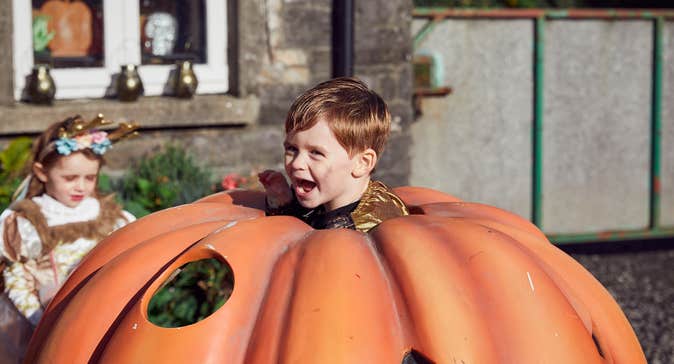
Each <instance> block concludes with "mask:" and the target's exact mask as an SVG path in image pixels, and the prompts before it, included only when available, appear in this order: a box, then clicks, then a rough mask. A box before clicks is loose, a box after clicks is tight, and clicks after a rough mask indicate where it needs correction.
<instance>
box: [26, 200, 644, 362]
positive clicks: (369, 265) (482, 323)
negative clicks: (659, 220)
mask: <svg viewBox="0 0 674 364" xmlns="http://www.w3.org/2000/svg"><path fill="white" fill-rule="evenodd" d="M396 192H397V193H398V194H399V195H400V196H401V198H402V199H403V200H404V201H405V203H406V204H408V206H410V208H411V210H412V212H413V214H412V215H411V216H405V217H400V218H396V219H391V220H388V221H385V222H384V223H382V224H381V225H380V226H378V227H377V228H376V229H374V230H372V231H371V232H370V233H369V234H363V233H360V232H356V231H353V230H345V229H333V230H313V229H311V228H310V227H309V226H307V225H306V224H304V223H302V222H301V221H300V220H298V219H295V218H292V217H287V216H276V217H264V216H263V215H264V214H263V212H262V211H261V210H259V209H254V208H250V207H243V206H242V205H246V206H253V205H256V204H257V206H259V202H260V199H259V198H260V195H259V194H255V193H253V192H247V191H239V192H235V193H232V194H219V195H213V196H211V197H208V198H206V199H204V200H201V201H198V202H196V203H193V204H189V205H184V206H181V207H176V208H173V209H169V210H165V211H162V212H158V213H155V214H152V215H150V216H147V217H145V218H142V219H140V220H138V221H137V222H135V223H133V224H131V225H129V226H127V227H125V228H123V229H121V230H119V231H117V232H115V233H113V234H112V235H111V236H110V237H109V238H107V239H106V240H104V241H103V242H101V243H100V245H99V246H98V247H97V248H96V249H95V250H94V251H93V252H92V253H91V254H90V255H89V256H88V257H87V259H86V260H85V261H84V262H83V263H82V264H81V266H80V267H79V268H78V269H77V270H75V271H74V272H73V274H72V275H71V276H70V278H69V279H68V281H67V282H66V284H65V285H64V286H63V288H62V289H61V290H60V291H59V292H58V294H57V295H56V297H55V298H54V300H53V301H52V303H51V304H50V305H49V307H48V308H47V310H46V313H45V316H44V318H43V320H42V321H41V323H40V325H39V327H38V329H37V332H36V334H35V335H34V336H33V339H32V341H31V347H30V350H29V353H28V358H27V361H28V362H31V363H33V362H35V363H41V362H50V363H84V362H103V363H169V362H170V363H401V362H403V360H405V362H415V361H414V360H413V358H412V356H416V357H417V358H424V357H425V359H419V360H421V362H428V361H431V362H435V363H625V364H634V363H645V358H644V355H643V352H642V350H641V348H640V346H639V342H638V341H637V339H636V337H635V335H634V332H633V331H632V328H631V327H630V325H629V323H628V322H627V320H626V318H625V316H624V315H623V313H622V311H621V310H620V308H619V307H618V305H617V304H616V303H615V301H614V300H613V299H612V298H611V296H610V295H609V293H608V292H607V291H606V290H605V289H604V288H603V287H602V286H601V284H600V283H599V282H597V281H596V280H595V279H594V278H593V277H592V275H590V274H589V273H588V272H587V271H586V270H585V269H583V267H582V266H580V265H579V264H578V263H576V262H575V261H574V260H573V259H571V258H570V257H568V256H567V255H566V254H564V253H563V252H561V251H560V250H559V249H557V248H556V247H554V246H553V245H551V244H550V243H549V242H548V241H547V240H546V239H545V236H544V235H543V234H542V233H541V232H540V231H539V230H538V229H537V228H536V227H535V226H533V225H532V224H530V223H529V222H528V221H526V220H523V219H521V218H519V217H517V216H515V215H512V214H510V213H508V212H505V211H503V210H499V209H496V208H494V207H489V206H485V205H480V204H475V203H466V202H460V201H458V200H457V199H455V198H452V197H451V196H448V195H445V194H442V193H439V192H436V191H431V190H426V189H420V188H412V187H403V188H399V189H397V190H396ZM213 257H214V258H217V259H220V260H222V261H226V262H228V263H229V265H230V266H231V267H232V270H233V272H234V281H235V282H234V290H233V292H232V295H231V297H230V298H229V300H228V301H227V302H226V303H225V304H224V306H223V307H221V308H220V309H218V310H217V311H216V312H214V313H213V314H212V315H211V316H209V317H207V318H206V319H204V320H202V321H200V322H197V323H195V324H192V325H188V326H185V327H180V328H162V327H158V326H155V325H154V324H152V323H150V322H149V321H148V319H147V306H148V301H149V299H150V298H151V297H152V295H153V294H154V293H155V292H156V291H157V290H158V288H159V287H160V286H161V284H162V283H163V282H164V281H166V280H167V279H168V277H169V275H170V274H171V273H172V272H173V271H175V270H176V269H177V268H178V267H180V266H181V265H183V264H185V263H187V262H190V261H195V260H198V259H202V258H213ZM417 354H418V356H417ZM404 358H406V359H404ZM426 360H428V361H426Z"/></svg>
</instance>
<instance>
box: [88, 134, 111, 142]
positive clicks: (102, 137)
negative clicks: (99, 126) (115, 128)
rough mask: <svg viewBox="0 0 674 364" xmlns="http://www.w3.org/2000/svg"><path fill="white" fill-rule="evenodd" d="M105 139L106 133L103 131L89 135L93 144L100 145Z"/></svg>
mask: <svg viewBox="0 0 674 364" xmlns="http://www.w3.org/2000/svg"><path fill="white" fill-rule="evenodd" d="M107 138H108V133H106V132H104V131H97V132H95V133H91V141H92V142H94V143H95V144H100V143H102V142H103V141H104V140H105V139H107Z"/></svg>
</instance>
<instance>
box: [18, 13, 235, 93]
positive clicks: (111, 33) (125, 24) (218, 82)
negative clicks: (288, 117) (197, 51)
mask: <svg viewBox="0 0 674 364" xmlns="http://www.w3.org/2000/svg"><path fill="white" fill-rule="evenodd" d="M205 4H206V9H205V13H206V63H204V64H195V65H194V73H195V74H196V76H197V79H198V80H199V86H198V88H197V91H196V92H197V93H198V94H206V93H220V92H226V91H228V90H229V79H228V66H227V26H226V24H227V2H226V0H206V1H205ZM12 9H13V24H14V31H13V50H14V52H13V55H14V57H13V58H14V60H13V61H14V98H15V99H16V100H20V99H21V94H22V92H23V90H24V88H25V86H26V76H28V75H30V73H31V71H32V68H33V65H34V59H33V37H32V34H33V32H32V21H33V20H32V5H31V2H30V1H28V0H13V2H12ZM103 14H104V17H105V18H104V20H103V24H104V30H103V31H104V37H105V40H104V42H103V43H104V47H105V49H104V65H103V67H87V68H56V69H52V70H51V71H50V73H51V76H52V78H53V79H54V83H55V84H56V95H55V98H56V99H75V98H101V97H104V96H105V95H106V91H107V90H108V89H109V88H110V87H111V86H112V87H114V85H112V75H113V74H116V73H119V71H120V68H121V66H122V65H125V64H135V65H138V73H139V74H140V78H141V80H142V81H143V86H144V89H145V95H146V96H157V95H162V94H163V93H164V88H165V86H166V84H167V81H168V77H169V73H170V72H171V70H172V69H174V68H175V66H174V65H141V64H140V63H141V54H140V53H141V51H140V29H139V27H138V24H139V23H140V21H139V19H140V6H139V1H138V0H103ZM108 93H109V91H108Z"/></svg>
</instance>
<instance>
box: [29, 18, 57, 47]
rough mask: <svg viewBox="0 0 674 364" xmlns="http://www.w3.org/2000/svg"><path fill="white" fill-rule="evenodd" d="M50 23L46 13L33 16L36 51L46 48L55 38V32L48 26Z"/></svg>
mask: <svg viewBox="0 0 674 364" xmlns="http://www.w3.org/2000/svg"><path fill="white" fill-rule="evenodd" d="M48 23H49V17H48V16H46V15H38V16H36V17H34V18H33V50H35V51H36V52H42V51H43V50H45V48H47V45H48V44H49V42H51V40H52V38H54V32H53V31H51V32H50V31H49V29H48V28H47V24H48Z"/></svg>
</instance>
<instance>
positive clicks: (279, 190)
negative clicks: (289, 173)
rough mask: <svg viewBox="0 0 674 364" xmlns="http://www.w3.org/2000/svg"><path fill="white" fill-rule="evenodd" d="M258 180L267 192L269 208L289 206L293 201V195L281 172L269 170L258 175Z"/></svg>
mask: <svg viewBox="0 0 674 364" xmlns="http://www.w3.org/2000/svg"><path fill="white" fill-rule="evenodd" d="M257 178H258V179H259V180H260V183H262V186H264V189H265V190H266V192H267V204H269V207H271V208H277V207H279V206H284V205H287V204H289V203H290V202H291V201H292V199H293V193H292V191H291V190H290V186H289V185H288V182H287V181H286V178H285V177H284V176H283V174H282V173H281V172H278V171H273V170H270V169H268V170H266V171H264V172H260V173H258V175H257Z"/></svg>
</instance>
